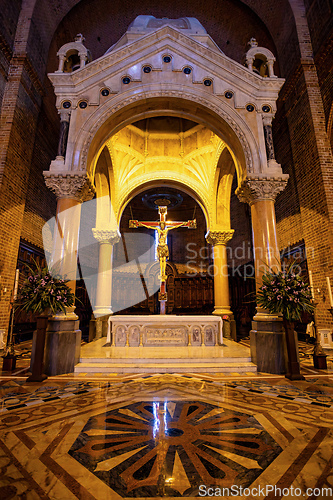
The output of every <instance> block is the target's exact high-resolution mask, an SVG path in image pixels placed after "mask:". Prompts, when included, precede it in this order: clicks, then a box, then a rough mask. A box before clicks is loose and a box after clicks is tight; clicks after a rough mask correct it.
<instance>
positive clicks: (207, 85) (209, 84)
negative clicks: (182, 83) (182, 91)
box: [204, 78, 213, 87]
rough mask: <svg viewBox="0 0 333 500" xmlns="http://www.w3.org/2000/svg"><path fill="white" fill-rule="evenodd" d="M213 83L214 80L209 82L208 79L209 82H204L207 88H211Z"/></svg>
mask: <svg viewBox="0 0 333 500" xmlns="http://www.w3.org/2000/svg"><path fill="white" fill-rule="evenodd" d="M212 83H213V82H212V80H209V79H208V78H207V80H204V85H205V86H206V87H210V86H211V84H212Z"/></svg>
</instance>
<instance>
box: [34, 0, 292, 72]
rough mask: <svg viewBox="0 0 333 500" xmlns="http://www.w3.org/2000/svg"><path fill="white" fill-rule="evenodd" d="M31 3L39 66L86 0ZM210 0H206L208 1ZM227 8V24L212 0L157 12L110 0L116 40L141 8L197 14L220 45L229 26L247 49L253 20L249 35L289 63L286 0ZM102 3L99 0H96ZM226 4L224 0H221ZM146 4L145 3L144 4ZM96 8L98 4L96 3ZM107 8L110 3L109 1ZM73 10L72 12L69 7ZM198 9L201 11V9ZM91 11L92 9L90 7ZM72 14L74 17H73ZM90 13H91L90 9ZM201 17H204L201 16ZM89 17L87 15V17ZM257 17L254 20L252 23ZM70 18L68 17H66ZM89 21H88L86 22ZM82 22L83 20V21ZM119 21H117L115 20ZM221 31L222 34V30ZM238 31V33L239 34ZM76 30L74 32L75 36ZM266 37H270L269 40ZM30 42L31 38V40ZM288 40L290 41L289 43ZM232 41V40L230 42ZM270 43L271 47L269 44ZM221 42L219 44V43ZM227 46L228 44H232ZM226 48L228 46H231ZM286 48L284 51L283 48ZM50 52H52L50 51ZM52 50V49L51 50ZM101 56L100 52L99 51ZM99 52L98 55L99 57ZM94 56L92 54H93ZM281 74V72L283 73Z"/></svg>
mask: <svg viewBox="0 0 333 500" xmlns="http://www.w3.org/2000/svg"><path fill="white" fill-rule="evenodd" d="M27 1H30V2H36V5H35V9H34V13H33V17H32V19H33V29H32V30H31V39H32V38H33V37H34V36H37V38H38V48H39V50H43V51H44V53H43V54H40V60H39V64H40V66H41V64H42V62H43V61H44V62H46V61H47V52H48V50H49V47H50V44H51V40H52V37H54V35H55V33H56V30H57V28H58V26H59V24H60V23H61V22H62V21H65V18H66V16H67V18H68V16H71V14H72V17H71V20H70V22H69V23H68V24H67V25H66V26H65V28H64V32H63V36H64V37H66V36H67V39H66V40H62V41H64V42H66V41H68V37H71V36H73V33H70V29H71V27H72V26H71V25H72V24H75V19H77V18H78V17H79V16H77V15H76V14H77V13H79V10H78V9H80V4H81V5H82V6H84V3H85V0H62V1H61V2H57V3H56V2H49V1H48V0H27ZM209 1H210V0H208V2H209ZM291 1H292V0H291ZM228 2H229V3H230V5H231V6H233V9H230V6H229V3H228ZM228 2H227V3H228V9H227V11H226V12H224V11H223V16H224V17H225V16H227V15H229V14H230V11H231V10H235V12H236V11H237V12H236V15H235V16H234V18H233V17H230V18H228V19H227V25H228V26H227V25H225V26H224V25H223V22H222V21H223V19H219V14H220V13H221V12H222V7H223V6H222V5H218V4H216V2H214V1H213V0H212V3H211V8H210V7H209V5H208V4H207V2H205V3H204V4H202V3H201V5H203V6H202V7H200V8H199V7H198V5H199V4H200V2H197V3H195V2H194V3H189V4H188V5H185V6H184V5H183V4H182V5H183V7H182V9H183V10H179V9H180V8H181V7H180V6H179V5H178V4H177V3H175V4H172V6H170V3H166V5H165V6H164V7H163V6H162V7H161V9H163V10H161V13H159V11H158V9H157V7H156V2H152V1H151V2H150V0H146V2H145V1H144V4H142V5H141V4H140V5H139V7H136V9H139V10H140V9H141V10H140V12H139V11H137V10H135V8H134V5H131V6H129V8H128V9H127V10H126V9H125V7H124V5H123V4H121V3H120V2H119V4H118V3H117V2H113V4H112V5H113V7H112V8H113V9H114V10H113V13H114V14H116V15H117V16H118V17H119V19H120V18H121V19H122V23H123V25H122V26H121V29H120V31H119V33H118V34H117V39H118V38H119V37H120V36H121V35H122V34H123V33H124V31H126V28H127V27H128V25H129V23H130V22H131V21H133V18H134V17H135V16H136V15H137V14H142V11H143V10H145V11H147V12H148V11H149V10H150V8H151V10H152V13H154V14H155V15H156V17H165V16H169V17H182V16H184V15H185V16H186V15H190V16H194V17H195V16H197V17H199V20H200V21H201V22H202V24H203V25H204V26H205V28H206V29H207V31H208V33H209V34H210V35H211V36H212V37H213V38H214V39H215V40H216V41H217V43H218V44H219V40H218V39H219V38H220V39H221V41H223V43H226V40H224V38H223V37H224V34H223V29H226V28H227V27H229V29H230V31H231V32H233V33H236V32H237V36H239V39H240V41H241V44H242V45H244V47H242V50H244V52H245V50H246V43H247V41H248V40H249V38H250V37H249V36H248V34H247V36H246V37H245V35H244V36H243V32H244V33H245V31H246V29H247V28H248V27H249V24H250V23H252V25H251V35H250V36H256V33H255V32H258V33H260V35H259V37H263V38H265V40H263V43H262V41H261V40H260V43H261V44H262V45H265V46H267V44H269V45H271V46H269V47H268V48H270V49H271V50H272V51H273V52H277V54H276V55H277V56H278V58H279V59H280V60H281V61H282V66H285V67H287V66H288V65H290V59H291V55H290V50H288V49H290V48H291V47H290V46H291V45H292V43H290V41H292V40H294V41H295V40H296V41H297V35H296V29H295V23H294V17H293V11H292V9H291V7H290V3H289V1H288V0H281V2H280V3H279V9H276V8H275V5H276V3H275V2H274V3H273V1H271V2H270V1H266V2H262V1H260V0H243V1H240V0H228ZM98 3H99V4H101V2H100V0H99V2H98ZM224 3H226V2H224ZM146 4H147V5H146ZM91 6H92V2H90V7H91ZM96 7H97V4H96ZM109 8H110V4H109ZM72 9H73V11H72V13H71V10H72ZM200 9H201V10H200ZM91 10H92V11H93V10H94V9H92V8H91ZM207 12H209V16H207ZM241 12H243V13H244V19H243V23H242V26H243V28H242V32H240V23H239V14H240V13H241ZM74 14H75V16H74ZM92 15H93V12H92ZM202 16H203V17H202ZM88 17H89V16H88ZM103 17H104V18H105V17H107V16H105V15H104V16H103V12H101V16H100V18H101V21H102V20H103ZM255 18H256V22H254V20H255ZM68 19H69V18H68ZM88 22H89V21H88ZM82 24H83V20H82ZM117 24H119V23H117ZM73 29H75V31H77V29H79V30H80V31H82V30H83V28H81V29H80V28H79V25H77V27H76V26H75V28H73ZM117 29H118V27H117V26H115V27H114V28H113V31H115V30H117ZM265 30H266V35H264V31H265ZM221 31H222V33H221ZM239 33H240V34H239ZM75 34H76V33H74V35H75ZM269 38H271V42H270V43H269ZM31 41H32V40H31ZM288 42H289V43H288ZM232 43H233V42H231V45H232ZM272 44H273V46H272ZM274 44H275V46H276V50H275V47H274ZM219 45H221V43H220V44H219ZM231 45H230V47H231ZM230 47H229V49H230ZM221 48H222V50H225V48H227V47H223V46H222V47H221ZM286 49H287V50H286ZM34 50H36V47H34ZM51 52H52V51H51ZM53 52H54V51H53ZM226 53H227V55H229V56H230V57H233V55H232V54H228V52H227V50H226ZM99 55H101V54H99ZM99 55H98V56H99ZM93 57H96V55H95V54H93ZM282 73H283V74H285V73H286V71H282ZM283 76H284V75H283Z"/></svg>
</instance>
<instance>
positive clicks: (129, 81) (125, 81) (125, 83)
mask: <svg viewBox="0 0 333 500" xmlns="http://www.w3.org/2000/svg"><path fill="white" fill-rule="evenodd" d="M129 83H131V79H130V78H129V77H128V76H125V78H123V84H124V85H128V84H129Z"/></svg>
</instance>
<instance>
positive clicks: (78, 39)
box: [74, 33, 85, 43]
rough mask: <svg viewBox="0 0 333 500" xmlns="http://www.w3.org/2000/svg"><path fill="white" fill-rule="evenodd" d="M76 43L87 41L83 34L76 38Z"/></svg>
mask: <svg viewBox="0 0 333 500" xmlns="http://www.w3.org/2000/svg"><path fill="white" fill-rule="evenodd" d="M74 41H75V42H79V43H83V42H84V41H85V38H84V36H83V35H82V33H78V34H77V35H76V37H75V38H74Z"/></svg>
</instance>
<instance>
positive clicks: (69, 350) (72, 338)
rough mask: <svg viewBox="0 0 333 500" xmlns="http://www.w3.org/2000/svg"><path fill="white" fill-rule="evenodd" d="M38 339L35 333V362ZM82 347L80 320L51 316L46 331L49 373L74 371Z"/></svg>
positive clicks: (45, 368) (57, 373)
mask: <svg viewBox="0 0 333 500" xmlns="http://www.w3.org/2000/svg"><path fill="white" fill-rule="evenodd" d="M37 345H38V341H37V336H36V333H34V338H33V344H32V352H31V362H32V364H33V363H34V358H35V350H36V348H37ZM80 347H81V330H79V321H78V320H76V319H75V318H70V317H68V318H67V317H66V316H64V317H63V318H61V319H57V318H56V317H55V318H50V319H49V320H48V323H47V328H46V333H45V352H44V371H45V373H46V374H47V375H61V374H64V373H73V372H74V366H75V365H76V364H77V363H78V361H79V357H80Z"/></svg>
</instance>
